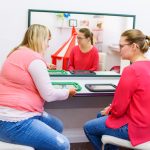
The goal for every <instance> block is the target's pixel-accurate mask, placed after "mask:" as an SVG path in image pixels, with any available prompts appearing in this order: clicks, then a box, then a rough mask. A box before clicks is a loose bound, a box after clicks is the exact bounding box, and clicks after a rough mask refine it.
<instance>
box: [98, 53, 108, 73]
mask: <svg viewBox="0 0 150 150" xmlns="http://www.w3.org/2000/svg"><path fill="white" fill-rule="evenodd" d="M98 55H99V68H100V71H105V70H106V53H104V52H99V53H98Z"/></svg>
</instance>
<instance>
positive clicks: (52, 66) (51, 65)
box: [47, 64, 56, 70]
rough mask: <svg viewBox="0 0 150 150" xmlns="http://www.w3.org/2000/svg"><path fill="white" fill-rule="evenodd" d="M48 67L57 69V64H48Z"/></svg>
mask: <svg viewBox="0 0 150 150" xmlns="http://www.w3.org/2000/svg"><path fill="white" fill-rule="evenodd" d="M47 68H48V69H49V70H56V65H54V64H48V65H47Z"/></svg>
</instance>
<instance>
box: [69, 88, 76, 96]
mask: <svg viewBox="0 0 150 150" xmlns="http://www.w3.org/2000/svg"><path fill="white" fill-rule="evenodd" d="M76 93H77V91H76V89H75V88H69V96H74V95H75V94H76Z"/></svg>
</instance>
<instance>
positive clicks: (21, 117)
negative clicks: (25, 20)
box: [0, 24, 76, 150]
mask: <svg viewBox="0 0 150 150" xmlns="http://www.w3.org/2000/svg"><path fill="white" fill-rule="evenodd" d="M50 38H51V34H50V31H49V30H48V28H47V27H45V26H43V25H38V24H34V25H31V26H30V27H29V28H28V29H27V31H26V33H25V36H24V39H23V41H22V43H21V44H20V45H19V46H17V47H16V48H15V49H13V50H12V51H11V52H10V54H9V55H8V57H7V59H6V61H5V62H4V64H3V66H2V69H1V72H0V140H1V141H5V142H9V143H15V144H22V145H28V146H31V147H34V148H35V150H58V149H59V150H69V149H70V148H69V147H70V145H69V141H68V139H67V138H66V137H64V136H63V135H62V134H61V133H62V131H63V124H62V122H61V121H60V120H59V119H58V118H56V117H54V116H52V115H50V114H47V113H45V112H44V109H43V105H44V101H47V102H52V101H56V100H65V99H67V98H68V96H69V95H70V96H73V95H75V93H76V91H75V89H72V88H71V89H69V90H68V89H57V90H56V89H54V88H53V86H52V85H51V80H50V78H49V74H48V72H47V66H46V63H45V61H44V59H43V55H44V52H45V50H46V49H47V47H48V41H49V40H50Z"/></svg>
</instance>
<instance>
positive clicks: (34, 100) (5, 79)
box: [0, 47, 44, 112]
mask: <svg viewBox="0 0 150 150" xmlns="http://www.w3.org/2000/svg"><path fill="white" fill-rule="evenodd" d="M35 59H41V60H43V58H42V56H41V55H40V54H39V53H37V52H34V51H33V50H31V49H29V48H27V47H21V48H19V49H18V50H16V51H15V52H13V53H12V54H11V55H10V56H9V57H8V58H7V59H6V61H5V62H4V64H3V66H2V69H1V72H0V106H7V107H11V108H14V109H17V110H26V111H30V112H42V111H43V105H44V100H43V99H42V98H41V96H40V94H39V92H38V90H37V88H36V86H35V84H34V82H33V80H32V78H31V76H30V74H29V72H28V67H29V65H30V63H31V62H32V61H33V60H35ZM43 61H44V60H43ZM37 67H38V66H37Z"/></svg>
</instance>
